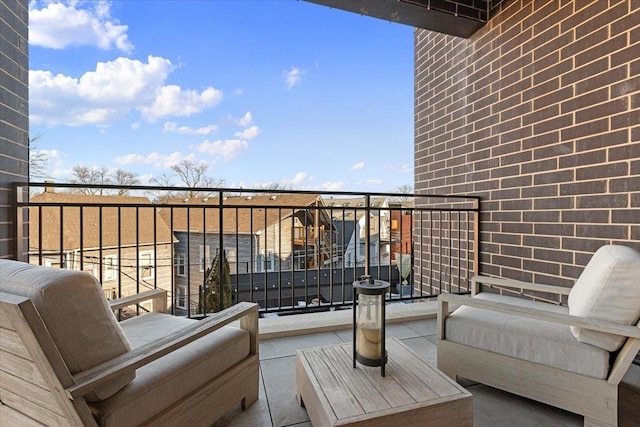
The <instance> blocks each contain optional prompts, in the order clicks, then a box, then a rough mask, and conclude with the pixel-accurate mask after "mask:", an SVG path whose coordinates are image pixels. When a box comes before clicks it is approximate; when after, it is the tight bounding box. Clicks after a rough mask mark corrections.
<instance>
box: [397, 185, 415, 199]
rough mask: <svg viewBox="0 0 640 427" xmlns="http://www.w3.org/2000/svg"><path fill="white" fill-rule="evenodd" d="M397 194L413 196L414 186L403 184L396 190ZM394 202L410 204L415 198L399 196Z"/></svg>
mask: <svg viewBox="0 0 640 427" xmlns="http://www.w3.org/2000/svg"><path fill="white" fill-rule="evenodd" d="M395 192H396V193H398V194H413V186H412V185H409V184H403V185H400V186H399V187H397V188H396V189H395ZM393 199H394V200H397V201H399V202H408V201H411V200H413V197H410V196H397V197H393Z"/></svg>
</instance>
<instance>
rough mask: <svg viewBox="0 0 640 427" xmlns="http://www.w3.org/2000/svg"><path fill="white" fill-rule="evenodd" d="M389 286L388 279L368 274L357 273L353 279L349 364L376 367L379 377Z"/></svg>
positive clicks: (382, 356) (384, 351)
mask: <svg viewBox="0 0 640 427" xmlns="http://www.w3.org/2000/svg"><path fill="white" fill-rule="evenodd" d="M389 287H390V284H389V282H383V281H382V280H374V279H373V277H371V276H361V277H360V278H359V279H358V280H356V281H355V282H353V367H354V368H355V367H356V361H358V362H359V363H361V364H363V365H366V366H380V372H381V374H382V376H383V377H384V366H385V364H386V363H387V351H386V349H385V294H386V293H387V292H389Z"/></svg>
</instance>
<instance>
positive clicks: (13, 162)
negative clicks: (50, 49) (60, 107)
mask: <svg viewBox="0 0 640 427" xmlns="http://www.w3.org/2000/svg"><path fill="white" fill-rule="evenodd" d="M27 4H28V2H27V0H2V1H1V2H0V46H2V50H0V258H9V257H15V255H14V251H15V248H16V246H17V242H16V236H15V231H14V224H15V216H14V214H15V212H14V210H13V208H12V207H11V206H12V205H11V203H12V202H13V200H14V198H15V196H14V195H13V184H12V183H13V182H15V181H26V180H27V178H28V175H29V163H28V162H29V88H28V80H29V72H28V70H29V57H28V43H27V39H28V29H27V24H28V17H27ZM24 230H25V233H26V224H25V226H24ZM23 247H24V248H26V247H27V241H26V238H25V239H24V246H23Z"/></svg>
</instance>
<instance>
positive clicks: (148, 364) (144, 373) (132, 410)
mask: <svg viewBox="0 0 640 427" xmlns="http://www.w3.org/2000/svg"><path fill="white" fill-rule="evenodd" d="M149 299H151V300H155V304H154V306H155V308H158V307H159V308H161V309H162V308H164V307H165V306H166V293H165V292H164V291H151V292H147V293H145V294H143V295H141V296H139V297H128V298H127V299H126V300H125V301H116V302H115V303H114V304H113V306H110V305H109V302H108V301H107V300H106V298H105V297H104V294H103V292H102V290H101V288H100V284H99V283H98V282H97V281H96V280H95V278H93V276H91V275H89V274H87V273H83V272H78V271H72V270H63V269H53V268H48V267H40V266H34V265H29V264H25V263H21V262H16V261H8V260H0V342H1V343H2V345H1V346H0V361H1V362H0V375H1V376H0V401H1V406H0V425H21V426H22V425H43V424H44V425H72V426H82V425H85V426H96V425H100V426H118V427H122V426H138V425H158V426H160V425H161V426H184V425H188V426H190V427H191V426H209V425H211V424H212V423H213V422H214V421H215V420H216V419H218V418H219V417H220V416H222V415H223V414H224V413H225V412H227V411H228V410H229V409H230V408H232V407H233V406H234V405H236V404H239V403H241V404H242V407H243V408H244V407H246V406H248V405H250V404H251V403H253V402H254V401H255V400H256V399H257V398H258V381H259V373H258V345H257V334H258V310H257V306H256V305H255V304H250V303H240V304H237V305H235V306H233V307H230V308H228V309H227V310H224V311H222V312H219V313H216V314H214V315H212V316H210V317H208V318H207V319H205V320H202V321H195V320H191V319H187V318H181V317H176V316H171V315H169V314H164V313H159V312H152V313H148V314H144V315H142V316H138V317H134V318H131V319H128V320H125V321H122V322H117V320H116V318H115V316H114V313H113V311H112V310H113V309H114V308H122V307H124V306H125V305H130V304H139V303H141V302H142V301H143V300H149ZM236 320H239V322H235V323H234V324H233V325H229V324H230V323H232V322H234V321H236Z"/></svg>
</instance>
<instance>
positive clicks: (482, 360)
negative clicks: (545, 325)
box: [438, 276, 640, 427]
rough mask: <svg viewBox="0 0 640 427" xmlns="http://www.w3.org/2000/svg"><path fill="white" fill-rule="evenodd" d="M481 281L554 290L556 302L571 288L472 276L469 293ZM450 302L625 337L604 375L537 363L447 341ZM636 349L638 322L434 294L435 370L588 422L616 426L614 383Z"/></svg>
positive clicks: (498, 285) (639, 333) (518, 288)
mask: <svg viewBox="0 0 640 427" xmlns="http://www.w3.org/2000/svg"><path fill="white" fill-rule="evenodd" d="M481 284H484V285H486V286H490V287H496V288H499V289H501V291H502V290H505V289H510V290H514V289H515V292H516V293H521V294H524V293H526V292H538V293H543V294H555V295H557V296H558V300H559V301H560V300H561V299H562V297H563V296H567V295H568V294H569V291H570V289H569V288H562V287H557V286H549V285H539V284H535V283H526V282H520V281H516V280H508V279H499V278H493V277H483V276H476V277H474V278H473V279H472V296H473V295H476V294H477V293H478V292H479V291H480V286H481ZM450 304H451V305H455V306H460V305H467V306H471V307H477V308H480V309H484V310H492V311H496V312H499V313H505V314H512V315H515V316H522V317H527V318H530V319H538V320H545V321H548V322H554V323H560V324H563V325H573V326H577V327H580V328H585V329H591V330H594V331H600V332H606V333H610V334H615V335H620V336H624V337H627V340H626V341H625V343H624V344H623V346H622V348H621V349H620V350H618V351H617V352H615V353H613V356H614V358H615V359H614V361H613V363H612V366H611V369H610V371H609V376H608V377H607V378H606V379H597V378H593V377H588V376H584V375H579V374H575V373H572V372H567V371H563V370H560V369H557V368H553V367H549V366H545V365H542V364H539V363H534V362H529V361H525V360H520V359H516V358H513V357H510V356H505V355H501V354H497V353H493V352H490V351H487V350H483V349H479V348H474V347H470V346H467V345H463V344H458V343H454V342H451V341H448V340H447V329H446V318H447V316H448V315H449V313H450V311H449V309H450ZM639 350H640V322H638V324H637V325H636V326H633V325H630V326H625V325H620V324H616V323H609V322H605V321H600V320H593V319H589V318H583V317H577V316H571V315H567V314H559V313H553V312H547V311H538V310H535V309H531V308H527V307H521V306H515V305H511V304H505V303H500V302H495V301H487V300H480V299H476V298H469V297H468V296H462V295H453V294H441V295H440V296H439V297H438V369H440V370H442V371H443V372H445V373H446V374H447V375H448V376H450V377H451V378H453V379H457V378H458V377H463V378H467V379H470V380H474V381H478V382H480V383H483V384H486V385H489V386H491V387H495V388H498V389H501V390H505V391H508V392H510V393H514V394H517V395H520V396H523V397H526V398H529V399H533V400H537V401H539V402H543V403H546V404H548V405H552V406H555V407H558V408H562V409H565V410H567V411H570V412H574V413H577V414H581V415H583V416H584V425H585V427H586V426H617V425H618V385H619V383H620V381H621V380H622V377H623V376H624V374H625V373H626V372H627V370H628V369H629V366H631V363H632V362H633V359H634V358H635V356H636V354H637V353H638V351H639Z"/></svg>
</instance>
